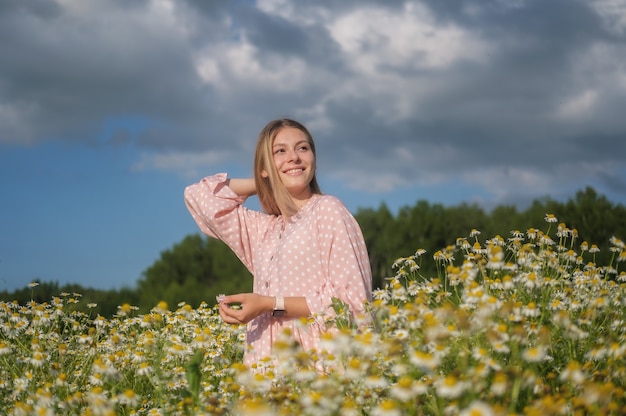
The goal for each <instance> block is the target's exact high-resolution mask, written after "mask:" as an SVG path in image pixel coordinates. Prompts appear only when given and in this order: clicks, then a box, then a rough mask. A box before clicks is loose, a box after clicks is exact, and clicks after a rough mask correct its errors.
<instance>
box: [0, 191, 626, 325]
mask: <svg viewBox="0 0 626 416" xmlns="http://www.w3.org/2000/svg"><path fill="white" fill-rule="evenodd" d="M548 213H550V214H554V215H555V216H556V217H557V218H558V220H559V221H560V222H564V223H565V224H566V225H567V227H568V228H570V229H576V230H578V235H579V238H578V242H579V243H582V242H583V241H587V242H589V243H590V244H597V245H598V246H599V247H600V250H601V251H600V253H598V254H597V256H596V261H597V263H598V264H599V265H607V264H608V262H609V261H610V256H611V253H610V251H609V239H610V238H611V237H613V236H616V237H618V238H621V239H623V238H624V237H626V207H624V205H622V204H614V203H612V202H611V201H609V200H608V199H607V198H606V197H605V196H602V195H598V193H597V192H596V191H595V190H594V189H593V188H591V187H587V188H585V189H584V190H581V191H578V192H577V193H576V195H575V197H574V198H571V199H569V200H568V201H567V202H558V201H555V200H553V199H551V198H549V197H546V198H543V199H537V200H535V201H534V202H533V203H532V204H531V205H530V206H529V207H528V208H527V209H525V210H521V211H520V210H518V209H517V208H516V207H515V206H512V205H501V206H498V207H496V208H495V209H493V210H492V211H490V212H487V211H485V210H484V209H483V208H481V207H480V206H478V205H477V204H466V203H463V204H460V205H457V206H448V207H447V206H444V205H442V204H431V203H429V202H427V201H424V200H419V201H417V203H416V204H415V205H413V206H405V207H402V208H400V209H399V210H398V212H397V213H395V214H394V213H392V212H391V210H390V209H389V208H388V207H387V206H386V205H385V204H381V205H380V206H379V207H378V208H377V209H374V208H361V209H359V210H358V211H357V212H356V213H355V218H356V220H357V221H358V223H359V224H360V226H361V229H362V231H363V236H364V238H365V243H366V245H367V248H368V252H369V256H370V262H371V266H372V275H373V283H374V287H375V288H376V287H382V286H383V285H384V280H385V278H387V277H390V276H392V275H393V270H392V264H393V262H394V261H395V260H396V259H397V258H398V257H400V256H409V255H411V254H413V253H415V251H416V250H417V249H419V248H421V249H425V250H426V251H427V252H428V253H429V254H430V255H431V256H432V254H433V253H434V252H435V251H437V250H439V249H442V248H444V247H446V246H447V245H450V244H454V242H455V241H456V239H457V238H458V237H468V236H469V233H470V232H471V230H472V229H477V230H479V231H480V232H481V235H482V236H484V238H492V237H495V236H496V235H500V236H502V237H503V238H505V239H506V238H507V237H509V236H510V232H511V231H513V230H519V231H522V232H525V231H527V230H528V229H529V228H531V227H535V228H540V227H544V226H545V225H546V223H545V222H544V220H543V218H544V217H545V215H546V214H548ZM430 258H431V259H432V257H430ZM422 272H423V273H424V274H426V275H429V274H431V273H435V264H434V262H433V261H426V262H425V263H424V264H423V269H422ZM251 290H252V277H251V275H250V272H249V271H248V270H247V269H246V268H245V267H244V266H243V265H242V264H241V262H240V261H239V259H237V257H236V256H235V255H234V254H233V253H232V252H231V251H230V249H229V248H228V247H227V246H226V245H225V244H224V243H222V242H220V241H218V240H215V239H212V238H208V237H206V236H202V235H200V234H192V235H188V236H186V237H185V238H184V239H183V240H182V241H180V242H179V243H177V244H175V245H174V246H173V247H172V248H171V249H168V250H165V251H163V252H162V253H161V256H160V258H159V259H158V260H157V261H156V262H155V263H154V264H152V265H151V266H150V267H148V268H147V269H146V270H145V271H144V272H143V274H142V278H141V279H139V280H138V281H137V282H136V284H135V287H125V288H122V289H111V290H99V289H92V288H85V287H82V286H81V285H80V284H67V285H62V286H61V285H59V284H58V283H57V282H39V285H38V286H36V287H27V288H23V289H19V290H16V291H14V292H12V293H8V292H7V291H3V292H0V299H1V300H5V301H17V302H19V303H20V304H26V302H29V301H35V302H38V303H43V302H49V301H50V300H51V299H52V297H53V296H60V295H61V294H63V296H65V297H68V298H72V299H76V298H80V302H78V303H71V307H73V308H75V309H77V310H81V311H83V312H86V313H90V314H92V315H94V316H95V314H99V315H102V316H104V317H107V318H110V317H112V316H114V315H115V314H116V313H117V310H118V307H119V306H121V305H123V304H130V305H133V306H136V307H137V308H138V310H137V313H145V312H148V311H149V310H150V309H151V308H152V307H154V306H155V305H157V303H159V302H161V301H166V302H167V303H168V305H169V306H170V308H172V309H175V308H176V307H177V305H178V304H180V303H181V302H185V303H187V304H189V305H191V306H192V307H194V308H195V307H198V306H199V305H200V304H201V303H202V302H206V303H207V304H209V305H213V304H214V303H215V297H216V296H217V295H218V294H220V293H237V292H248V291H251ZM76 300H77V299H76Z"/></svg>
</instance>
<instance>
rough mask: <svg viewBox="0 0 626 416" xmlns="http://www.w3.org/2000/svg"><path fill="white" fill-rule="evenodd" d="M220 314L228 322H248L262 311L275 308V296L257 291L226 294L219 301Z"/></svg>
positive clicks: (269, 310)
mask: <svg viewBox="0 0 626 416" xmlns="http://www.w3.org/2000/svg"><path fill="white" fill-rule="evenodd" d="M219 306H220V307H219V311H220V316H221V317H222V319H223V320H224V322H226V323H228V324H235V325H236V324H247V323H248V322H250V321H251V320H253V319H254V318H256V317H257V316H259V315H261V314H262V313H266V312H271V311H272V310H273V309H274V297H273V296H263V295H257V294H256V293H239V294H236V295H229V296H224V297H222V298H221V300H220V302H219Z"/></svg>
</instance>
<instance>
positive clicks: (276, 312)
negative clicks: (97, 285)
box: [272, 309, 285, 318]
mask: <svg viewBox="0 0 626 416" xmlns="http://www.w3.org/2000/svg"><path fill="white" fill-rule="evenodd" d="M272 316H273V317H275V318H282V317H283V316H285V310H284V309H274V311H273V312H272Z"/></svg>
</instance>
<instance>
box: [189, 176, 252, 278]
mask: <svg viewBox="0 0 626 416" xmlns="http://www.w3.org/2000/svg"><path fill="white" fill-rule="evenodd" d="M226 180H227V175H226V174H225V173H219V174H216V175H213V176H207V177H206V178H204V179H202V180H201V181H200V182H198V183H196V184H193V185H189V186H188V187H187V188H185V193H184V195H185V204H186V205H187V209H189V212H190V213H191V216H192V217H193V219H194V220H195V221H196V223H197V224H198V227H200V230H201V231H202V232H203V233H205V234H207V235H209V236H211V237H214V238H218V239H220V240H222V241H223V242H224V243H226V244H227V245H228V246H229V247H230V249H231V250H233V252H234V253H235V254H236V255H237V257H239V259H240V260H241V261H242V262H243V264H244V265H245V266H246V267H247V268H248V270H250V271H251V272H252V273H254V262H253V247H254V245H255V244H256V241H258V238H257V236H258V235H259V226H260V225H261V223H262V222H263V221H262V217H263V215H264V214H262V213H260V212H256V211H251V210H248V209H247V208H245V207H244V206H243V203H244V202H245V201H246V198H245V197H242V196H239V195H237V194H236V193H235V192H234V191H233V190H232V189H230V188H229V187H228V185H227V183H226Z"/></svg>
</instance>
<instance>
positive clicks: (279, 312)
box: [272, 296, 285, 318]
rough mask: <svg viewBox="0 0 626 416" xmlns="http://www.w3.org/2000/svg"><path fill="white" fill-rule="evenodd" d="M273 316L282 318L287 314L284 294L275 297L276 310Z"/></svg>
mask: <svg viewBox="0 0 626 416" xmlns="http://www.w3.org/2000/svg"><path fill="white" fill-rule="evenodd" d="M272 316H273V317H275V318H282V317H283V316H285V299H284V298H283V297H282V296H276V297H275V298H274V310H273V311H272Z"/></svg>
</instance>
